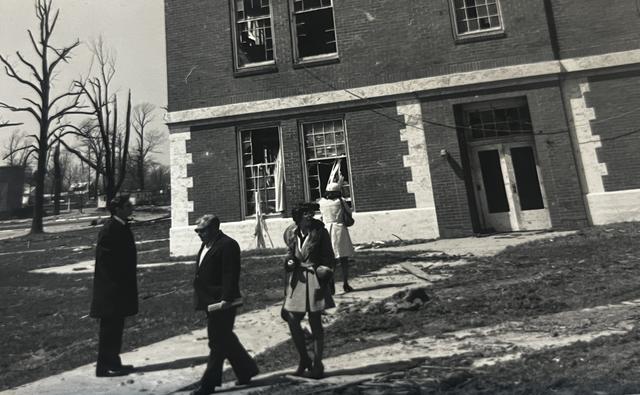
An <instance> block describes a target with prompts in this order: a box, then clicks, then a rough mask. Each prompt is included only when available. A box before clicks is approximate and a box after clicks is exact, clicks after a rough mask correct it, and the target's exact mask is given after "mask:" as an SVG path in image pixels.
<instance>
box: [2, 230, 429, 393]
mask: <svg viewBox="0 0 640 395" xmlns="http://www.w3.org/2000/svg"><path fill="white" fill-rule="evenodd" d="M169 226H170V221H169V220H157V221H148V222H143V223H138V224H134V225H133V226H132V230H133V232H134V235H135V237H136V240H138V241H148V240H163V239H164V240H163V241H156V242H151V243H142V244H139V245H138V263H140V264H142V263H154V262H167V261H170V260H172V259H171V258H170V257H169V248H168V246H169V244H168V241H167V240H166V239H167V238H168V236H169ZM97 232H98V228H96V227H92V226H89V225H88V224H87V226H86V228H84V229H81V230H77V231H71V232H59V233H46V234H43V235H38V236H23V237H19V238H14V239H7V240H0V254H2V255H0V272H1V273H2V276H0V290H1V292H2V300H1V302H0V315H1V316H2V320H0V336H1V337H2V339H3V341H2V342H1V343H0V353H1V354H2V355H3V356H4V357H3V359H2V360H1V361H0V390H3V389H7V388H11V387H14V386H17V385H20V384H23V383H27V382H31V381H34V380H37V379H39V378H43V377H47V376H50V375H53V374H56V373H60V372H63V371H66V370H69V369H71V368H74V367H77V366H81V365H84V364H87V363H91V362H93V361H94V360H95V356H96V348H97V325H96V322H95V321H94V320H93V319H91V318H89V317H87V314H88V311H89V304H90V300H91V286H92V278H93V273H92V271H83V272H79V273H73V274H68V275H59V274H38V273H30V272H29V271H30V270H33V269H40V268H46V267H52V266H59V265H64V264H70V263H75V262H80V261H87V260H91V259H93V257H94V243H95V240H96V237H97ZM147 251H152V252H150V253H148V252H147ZM283 252H284V251H283V250H273V251H249V252H246V253H243V276H242V289H243V292H244V293H245V298H246V301H247V302H246V305H245V310H246V311H250V310H254V309H259V308H262V307H264V306H266V305H269V304H272V303H275V302H279V301H281V300H282V295H283V271H282V253H283ZM415 254H416V253H394V252H384V251H375V250H370V251H366V252H362V253H361V254H360V256H359V258H358V259H357V260H356V261H355V262H354V264H353V267H352V270H351V271H352V274H353V275H354V276H357V275H361V274H365V273H368V272H370V271H373V270H376V269H378V268H381V267H383V266H385V265H387V264H390V263H393V262H397V261H398V260H401V259H404V258H405V257H411V256H413V255H415ZM180 260H184V258H181V259H180ZM192 276H193V268H192V267H191V266H190V265H172V266H163V267H154V268H148V269H139V272H138V287H139V297H140V313H139V314H138V315H136V316H135V317H132V318H131V319H127V321H126V329H125V339H124V350H123V351H128V350H132V349H134V348H137V347H141V346H144V345H148V344H152V343H155V342H157V341H160V340H163V339H166V338H169V337H172V336H175V335H179V334H182V333H187V332H189V331H192V330H194V329H200V328H203V327H204V326H206V322H205V320H204V317H203V315H202V314H196V312H194V311H193V306H192V303H193V295H192V292H193V291H192V286H191V282H192Z"/></svg>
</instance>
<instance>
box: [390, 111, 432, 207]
mask: <svg viewBox="0 0 640 395" xmlns="http://www.w3.org/2000/svg"><path fill="white" fill-rule="evenodd" d="M397 111H398V115H402V116H404V124H405V125H406V126H407V127H406V128H404V129H401V130H400V140H401V141H406V142H407V146H408V148H409V153H408V154H407V155H404V156H403V157H402V160H403V163H404V166H405V167H408V168H409V170H411V181H407V192H409V193H413V194H414V196H415V199H416V208H425V207H435V199H434V197H433V188H432V186H431V172H430V170H429V156H428V154H427V141H426V137H425V133H424V129H423V122H422V107H421V105H420V101H418V100H408V101H400V102H398V103H397Z"/></svg>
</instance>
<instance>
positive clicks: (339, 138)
mask: <svg viewBox="0 0 640 395" xmlns="http://www.w3.org/2000/svg"><path fill="white" fill-rule="evenodd" d="M302 131H303V134H304V142H305V152H306V153H307V179H308V189H309V195H310V198H311V199H312V200H316V199H318V198H320V197H321V196H323V195H324V192H325V189H326V185H327V183H328V182H329V175H330V174H331V170H332V169H333V167H334V165H335V164H336V163H337V162H336V160H338V161H339V163H340V171H339V175H340V176H341V177H342V180H343V184H342V186H343V195H344V196H345V198H346V197H349V196H351V189H350V188H351V186H350V184H349V175H348V174H349V171H348V165H347V158H346V155H347V152H346V145H345V134H344V126H343V122H342V121H341V120H335V121H334V120H332V121H327V122H313V123H305V124H303V125H302ZM310 143H312V145H310ZM320 144H321V145H320ZM336 158H337V159H336Z"/></svg>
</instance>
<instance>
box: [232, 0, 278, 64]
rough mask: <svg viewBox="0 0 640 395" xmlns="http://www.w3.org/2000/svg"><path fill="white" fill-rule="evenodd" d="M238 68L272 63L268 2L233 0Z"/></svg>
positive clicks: (266, 0)
mask: <svg viewBox="0 0 640 395" xmlns="http://www.w3.org/2000/svg"><path fill="white" fill-rule="evenodd" d="M234 4H235V9H234V15H235V22H236V23H235V47H236V51H235V55H236V65H237V67H238V68H242V67H251V66H260V65H265V64H272V63H274V60H273V59H274V57H273V55H274V54H273V27H272V24H271V7H270V4H269V0H234Z"/></svg>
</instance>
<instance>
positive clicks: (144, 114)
mask: <svg viewBox="0 0 640 395" xmlns="http://www.w3.org/2000/svg"><path fill="white" fill-rule="evenodd" d="M155 109H156V108H155V106H154V105H153V104H151V103H142V104H138V105H137V106H135V107H134V108H133V120H132V126H133V130H134V131H135V132H136V141H135V146H134V148H133V155H132V156H133V158H132V159H133V160H134V162H135V165H136V176H137V181H138V188H140V189H141V190H144V189H145V176H146V174H147V171H148V170H149V166H150V164H151V163H149V162H150V161H149V154H151V153H154V152H155V149H156V148H157V147H158V145H160V144H161V143H162V141H163V137H164V136H163V135H162V133H161V132H160V131H158V130H155V129H149V128H150V125H151V123H152V122H153V120H154V118H155V117H154V115H153V112H154V111H155Z"/></svg>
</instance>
